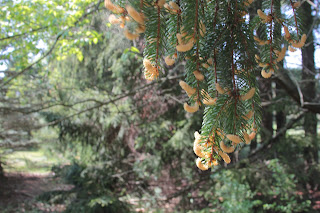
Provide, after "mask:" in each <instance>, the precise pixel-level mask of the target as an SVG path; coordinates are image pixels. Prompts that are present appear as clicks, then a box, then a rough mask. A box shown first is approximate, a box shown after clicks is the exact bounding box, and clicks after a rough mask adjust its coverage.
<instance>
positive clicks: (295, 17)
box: [290, 0, 299, 36]
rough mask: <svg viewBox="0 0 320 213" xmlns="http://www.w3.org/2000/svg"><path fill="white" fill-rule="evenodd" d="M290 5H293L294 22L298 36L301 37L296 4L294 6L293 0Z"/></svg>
mask: <svg viewBox="0 0 320 213" xmlns="http://www.w3.org/2000/svg"><path fill="white" fill-rule="evenodd" d="M290 3H291V7H292V11H293V15H294V21H295V24H296V31H297V36H299V29H298V21H297V16H296V13H295V8H294V4H293V2H292V0H290Z"/></svg>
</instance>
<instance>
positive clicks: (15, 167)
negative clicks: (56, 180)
mask: <svg viewBox="0 0 320 213" xmlns="http://www.w3.org/2000/svg"><path fill="white" fill-rule="evenodd" d="M47 148H48V147H47V145H39V146H33V147H26V148H19V149H5V148H2V149H0V156H1V161H2V162H3V168H4V170H5V172H28V173H40V174H42V173H48V172H50V171H51V168H52V166H53V165H57V164H60V163H62V162H64V163H65V159H64V158H63V157H62V155H61V156H60V155H59V156H57V155H53V154H50V153H49V152H48V151H47Z"/></svg>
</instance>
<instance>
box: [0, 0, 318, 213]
mask: <svg viewBox="0 0 320 213" xmlns="http://www.w3.org/2000/svg"><path fill="white" fill-rule="evenodd" d="M259 4H261V1H256V2H255V3H254V4H253V5H252V8H253V9H255V11H256V7H259ZM314 4H316V5H319V2H317V1H314ZM0 5H1V11H2V12H1V13H0V23H1V29H0V47H1V51H0V63H1V69H2V71H1V72H2V77H1V79H0V92H1V103H0V113H1V118H0V148H1V152H0V173H1V175H4V174H3V168H4V169H5V172H4V173H6V172H7V171H8V170H7V168H6V165H3V163H2V162H3V161H5V156H6V154H5V153H6V152H5V150H8V149H16V148H17V147H21V146H34V147H36V146H39V144H42V145H43V144H46V145H47V146H45V147H46V148H45V149H46V151H47V153H48V154H50V153H51V155H53V156H57V158H59V157H58V156H59V155H61V156H63V157H64V158H66V159H68V162H70V163H64V162H57V164H56V165H55V166H54V167H53V168H52V171H54V172H55V174H56V176H59V177H62V178H63V180H64V181H65V182H66V183H70V184H73V185H74V186H75V187H74V188H73V189H72V190H70V191H53V192H47V193H45V194H43V195H40V196H39V197H38V198H37V199H38V200H41V201H43V202H47V203H62V204H64V205H66V212H130V211H142V210H143V211H146V212H150V211H159V212H167V211H181V212H212V211H216V212H316V211H318V209H319V208H320V207H319V202H320V201H319V191H318V187H319V180H318V178H317V177H319V172H320V168H319V164H318V152H319V142H318V139H317V122H318V120H319V119H317V117H316V115H317V113H319V112H317V111H314V110H313V109H314V108H312V105H310V106H311V107H309V105H308V103H306V105H305V106H302V105H301V103H300V102H299V101H297V100H296V98H295V97H296V96H295V95H296V94H298V96H299V93H298V92H297V93H295V94H292V92H290V91H291V90H288V88H286V87H285V86H286V84H283V82H285V81H284V80H283V76H276V77H274V78H273V79H271V80H261V79H258V81H259V84H260V91H261V97H262V106H263V109H262V111H263V116H264V117H263V119H262V128H261V131H260V132H259V136H258V137H257V140H256V141H253V142H252V143H251V145H248V146H244V147H243V148H242V149H240V150H239V151H237V152H235V154H233V155H232V156H231V158H232V162H233V163H232V164H230V165H228V166H226V165H224V164H221V165H220V166H218V167H215V168H214V169H212V171H206V172H202V171H200V170H198V169H197V168H196V167H195V165H194V158H195V156H194V153H193V151H192V146H193V140H194V136H193V133H194V131H195V130H199V129H200V128H201V122H202V121H201V113H202V112H198V113H196V114H193V115H190V114H186V113H185V111H184V110H183V107H182V103H183V102H185V101H186V100H187V97H186V96H185V95H184V94H183V93H182V92H181V89H180V87H179V86H178V85H179V84H178V82H179V80H180V79H181V78H182V77H183V73H184V66H185V62H183V61H182V62H180V63H178V64H176V65H175V66H174V67H170V68H169V67H165V70H166V72H167V73H168V75H167V76H166V77H162V78H160V79H158V80H157V81H154V82H152V83H150V82H147V81H145V80H144V76H143V72H142V52H143V47H144V44H143V40H142V39H141V38H140V39H137V40H135V41H128V40H127V39H125V38H124V36H123V34H122V30H121V29H118V28H116V27H115V26H113V25H111V24H110V23H108V21H107V19H108V15H109V14H108V12H107V11H106V10H105V8H104V6H103V1H101V0H100V1H91V0H89V1H85V0H82V1H78V0H72V1H71V0H59V1H58V0H55V1H42V0H37V1H2V2H1V3H0ZM304 5H305V6H306V7H308V6H307V5H308V4H307V3H304ZM309 7H310V5H309ZM310 8H311V7H310ZM312 8H313V9H312V10H313V13H312V14H313V20H315V21H314V23H315V24H314V25H312V29H311V32H312V30H314V31H315V32H316V30H317V27H318V23H319V21H318V20H319V19H318V10H316V9H315V7H312ZM310 14H311V13H310ZM310 14H309V15H310ZM25 17H28V19H26V18H25ZM314 44H315V45H316V47H317V46H318V45H319V44H318V43H317V41H316V40H315V42H314ZM308 51H310V50H308ZM302 54H306V53H302ZM303 65H305V64H303ZM304 68H305V66H304ZM304 68H303V69H300V68H297V69H295V70H288V69H286V68H282V69H283V70H282V72H283V73H284V75H286V76H289V77H287V79H286V80H291V83H292V82H296V83H293V84H290V86H294V87H295V88H300V86H301V87H302V88H303V92H304V94H308V90H306V89H305V86H304V85H303V82H305V81H309V82H314V93H315V96H314V97H313V98H312V99H308V100H311V101H312V103H313V104H314V105H316V106H318V105H317V104H319V103H318V102H317V101H318V100H319V99H317V98H318V97H319V94H320V93H319V92H320V87H319V71H318V70H316V68H313V70H312V69H311V71H312V72H311V73H313V75H312V78H311V77H310V76H309V77H308V78H306V77H304V75H303V73H305V69H304ZM308 69H309V70H310V68H308ZM279 82H280V83H279ZM281 83H282V84H281ZM289 83H290V82H289ZM280 86H282V87H280ZM289 89H290V88H289ZM293 91H296V90H293ZM309 92H310V91H309ZM307 115H308V116H311V117H305V116H307ZM312 116H313V117H312ZM310 118H312V119H314V118H315V121H316V122H315V129H316V131H315V133H314V132H310V131H308V130H310V129H312V128H314V123H313V124H310V123H308V121H309V120H312V119H310ZM270 119H271V120H270ZM2 178H3V177H2ZM0 184H1V182H0Z"/></svg>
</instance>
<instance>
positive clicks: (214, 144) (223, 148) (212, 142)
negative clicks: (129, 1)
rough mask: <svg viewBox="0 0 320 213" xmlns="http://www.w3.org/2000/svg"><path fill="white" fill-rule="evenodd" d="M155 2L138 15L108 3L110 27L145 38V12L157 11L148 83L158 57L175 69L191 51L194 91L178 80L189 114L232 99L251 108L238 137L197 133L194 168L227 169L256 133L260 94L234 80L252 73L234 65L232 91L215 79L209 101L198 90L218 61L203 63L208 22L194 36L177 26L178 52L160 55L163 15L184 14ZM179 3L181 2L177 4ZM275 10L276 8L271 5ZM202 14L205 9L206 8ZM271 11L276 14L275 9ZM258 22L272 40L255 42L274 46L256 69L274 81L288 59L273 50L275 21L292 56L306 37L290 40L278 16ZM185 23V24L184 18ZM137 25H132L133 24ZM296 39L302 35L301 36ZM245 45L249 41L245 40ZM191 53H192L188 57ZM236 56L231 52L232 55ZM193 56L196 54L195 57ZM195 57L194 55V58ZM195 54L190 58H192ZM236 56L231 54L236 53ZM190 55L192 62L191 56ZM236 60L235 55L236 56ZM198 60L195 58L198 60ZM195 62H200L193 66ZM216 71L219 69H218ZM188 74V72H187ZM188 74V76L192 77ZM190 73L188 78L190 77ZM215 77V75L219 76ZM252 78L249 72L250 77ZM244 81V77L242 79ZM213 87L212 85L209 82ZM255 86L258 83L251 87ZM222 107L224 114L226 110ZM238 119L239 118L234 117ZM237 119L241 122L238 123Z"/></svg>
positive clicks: (174, 6) (155, 74)
mask: <svg viewBox="0 0 320 213" xmlns="http://www.w3.org/2000/svg"><path fill="white" fill-rule="evenodd" d="M150 2H151V1H148V2H146V1H143V0H140V9H138V10H139V11H137V9H135V8H134V7H132V6H130V5H126V6H125V7H120V6H118V5H116V4H114V3H112V2H111V0H105V6H106V8H107V9H108V10H110V11H111V12H113V13H114V14H115V15H114V14H112V15H110V16H109V22H110V23H112V24H118V25H119V26H120V28H123V29H124V31H123V32H124V35H125V36H126V37H127V38H128V39H130V40H134V39H136V38H138V37H139V35H140V34H142V33H145V31H146V24H145V22H147V21H148V17H147V16H146V15H145V14H144V12H143V11H144V9H143V8H146V7H148V8H154V9H155V10H156V11H157V14H158V18H157V19H158V22H157V23H158V28H157V31H158V32H157V37H152V38H151V37H147V38H146V42H147V43H148V44H156V50H155V52H156V53H155V54H152V55H153V56H152V57H154V58H152V57H146V58H145V59H144V60H143V65H144V74H145V78H146V79H147V80H155V79H157V78H158V77H159V69H160V66H159V58H160V57H163V59H164V62H165V63H166V64H167V65H168V66H172V65H174V64H175V62H176V60H177V59H178V58H179V57H178V56H181V55H183V54H182V53H184V52H188V53H189V54H188V56H187V57H185V59H186V60H193V62H195V63H196V68H195V69H194V70H192V71H191V72H192V73H193V75H194V78H195V80H196V81H197V85H198V86H196V87H191V86H190V85H188V83H186V82H184V81H180V83H179V84H180V86H181V88H182V89H183V90H184V91H185V92H186V94H187V95H188V97H189V99H190V102H191V103H193V104H188V103H184V109H185V111H187V112H188V113H195V112H197V111H198V110H199V107H202V106H207V107H211V106H216V104H217V102H218V101H219V98H220V97H224V98H225V97H229V100H233V101H234V102H235V108H237V107H236V104H237V103H241V102H242V103H245V104H246V106H249V105H250V106H252V108H250V107H249V108H250V109H247V110H248V111H246V112H242V113H243V114H241V116H238V117H240V119H241V120H243V121H244V123H242V124H241V125H242V127H241V129H240V130H238V131H236V130H234V131H233V132H236V134H234V133H233V134H230V133H228V132H225V131H224V130H223V128H222V127H221V126H219V125H215V126H213V127H212V130H211V132H210V134H209V135H201V134H199V133H198V132H195V134H194V137H195V140H194V145H193V150H194V153H195V154H196V155H197V156H198V158H197V160H196V165H197V167H198V168H199V169H201V170H208V169H209V168H210V167H213V166H216V165H218V162H219V161H224V162H225V163H227V164H229V163H230V162H231V159H230V157H229V155H228V154H230V153H232V152H234V151H235V150H236V148H237V146H238V145H239V144H240V143H244V144H249V143H250V142H251V140H253V139H254V138H255V136H256V133H257V128H256V126H257V125H256V124H255V117H254V116H255V113H254V111H255V110H254V101H253V100H252V101H251V99H252V98H253V97H254V95H255V94H256V92H257V91H256V89H255V87H252V88H250V87H251V86H250V87H249V88H246V89H245V88H238V87H237V86H236V85H235V75H238V74H239V73H241V72H242V73H244V72H246V73H248V71H244V69H242V70H239V71H238V70H236V68H234V66H232V73H233V74H232V75H233V84H234V87H233V88H223V87H222V86H220V84H219V79H217V75H216V81H215V83H213V84H214V85H212V87H211V88H214V89H213V90H214V91H213V92H212V91H211V93H210V94H214V93H215V94H216V95H215V97H212V96H210V94H209V92H208V91H206V90H205V89H200V88H199V83H202V82H206V79H205V76H204V73H203V72H205V71H206V70H207V69H208V68H209V67H216V59H215V58H214V59H213V58H212V57H207V58H202V57H201V56H200V53H199V45H200V42H199V41H200V39H202V38H204V37H205V36H206V33H207V32H206V31H207V29H206V26H205V23H204V22H203V21H202V20H200V19H198V18H196V20H195V25H194V27H193V28H192V30H193V32H192V33H190V31H189V32H187V31H186V30H185V29H184V23H180V22H179V21H178V25H179V27H177V29H178V30H177V31H176V33H175V34H173V35H172V36H174V37H173V38H174V40H176V42H175V43H171V44H169V45H174V46H172V49H174V53H171V54H170V55H163V56H160V55H159V51H158V50H159V44H160V40H161V39H164V38H161V37H160V30H161V29H160V21H161V17H160V11H163V10H164V11H165V12H167V13H169V14H170V15H173V16H177V17H178V18H177V20H179V17H180V16H181V15H182V14H183V13H182V12H183V11H182V9H183V8H182V9H181V8H180V6H179V4H177V3H176V2H174V1H168V2H167V1H166V0H155V1H153V3H150ZM178 2H179V1H178ZM195 2H196V5H197V7H196V8H198V5H199V4H202V3H203V1H200V0H195ZM206 2H207V3H210V2H211V1H209V0H208V1H206ZM252 2H253V0H244V1H243V2H242V3H243V5H244V8H247V7H248V6H249V5H250V4H251V3H252ZM299 6H300V3H297V2H296V3H292V8H293V10H294V9H296V8H298V7H299ZM271 7H272V6H271ZM202 9H205V7H203V8H202ZM195 11H196V13H198V11H197V9H196V10H195ZM271 11H272V10H271ZM237 12H238V13H239V14H240V15H239V16H240V17H242V18H239V19H237V20H239V22H242V23H244V21H245V19H244V18H243V16H244V15H246V14H247V12H246V11H237ZM257 13H258V15H259V17H260V21H261V23H263V24H266V25H267V26H270V31H271V33H270V35H269V36H268V39H267V40H261V39H260V38H259V37H258V36H254V40H255V41H256V42H257V43H258V44H259V45H269V46H270V57H262V56H261V57H260V56H258V55H255V60H256V62H257V64H258V66H260V67H262V68H263V69H262V71H261V75H262V76H263V77H264V78H270V77H271V75H272V74H273V73H274V71H275V70H277V69H278V66H277V62H280V61H282V60H283V59H284V57H285V54H286V50H287V47H286V46H284V47H283V48H278V49H277V48H275V47H274V46H275V45H273V40H272V36H273V33H272V30H273V27H272V24H273V23H275V22H278V23H280V24H281V25H282V26H283V29H284V32H285V35H284V38H285V40H286V41H287V43H288V44H289V45H288V49H289V51H295V50H296V49H295V48H301V47H303V46H304V43H305V41H306V35H305V34H304V35H302V37H301V40H300V41H298V40H295V39H293V36H291V34H290V31H289V29H288V27H287V26H285V25H284V23H283V21H282V19H280V18H278V17H276V15H275V14H274V13H272V12H271V13H270V14H268V15H266V14H265V13H264V12H262V11H261V10H258V11H257ZM195 17H198V14H196V15H195ZM180 20H183V19H180ZM127 24H129V25H130V24H131V25H130V26H135V28H132V27H128V26H127ZM132 24H133V25H132ZM297 34H298V32H297ZM234 36H235V35H232V36H231V37H234ZM244 43H245V41H244ZM191 51H192V53H191V54H190V52H191ZM232 51H233V50H232ZM213 52H214V55H216V54H217V53H216V49H214V51H213ZM193 53H194V54H193ZM192 54H193V55H192ZM191 55H192V56H191ZM231 55H233V52H232V54H231ZM190 56H191V57H190ZM232 57H233V56H232ZM195 58H196V59H195ZM195 60H196V61H195ZM232 63H233V64H232V65H234V59H233V58H232ZM215 69H216V68H215ZM189 71H190V70H189ZM189 71H188V72H189ZM191 72H190V74H191ZM215 72H216V71H215ZM247 75H248V76H249V73H248V74H247ZM238 78H240V77H238ZM207 83H209V82H207ZM252 85H254V84H252ZM222 109H223V107H222V108H221V110H220V111H222ZM236 115H237V113H236ZM237 119H239V118H237Z"/></svg>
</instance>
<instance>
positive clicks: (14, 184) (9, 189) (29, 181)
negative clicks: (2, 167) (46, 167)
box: [0, 173, 73, 212]
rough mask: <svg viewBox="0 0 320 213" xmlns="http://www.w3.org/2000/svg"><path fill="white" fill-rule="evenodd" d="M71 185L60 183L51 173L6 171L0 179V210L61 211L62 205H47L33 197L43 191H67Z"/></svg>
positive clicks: (63, 207) (62, 209)
mask: <svg viewBox="0 0 320 213" xmlns="http://www.w3.org/2000/svg"><path fill="white" fill-rule="evenodd" d="M72 187H73V186H72V185H66V184H63V183H61V181H60V180H59V179H57V178H55V177H54V174H53V173H45V174H37V173H7V174H6V175H5V178H4V179H0V212H28V211H33V212H35V211H34V210H38V211H39V212H62V211H64V210H65V206H64V205H61V204H56V205H48V204H44V203H41V202H38V201H36V200H35V198H36V197H37V196H38V195H40V194H42V193H44V192H49V191H55V190H66V191H67V190H71V189H72Z"/></svg>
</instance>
